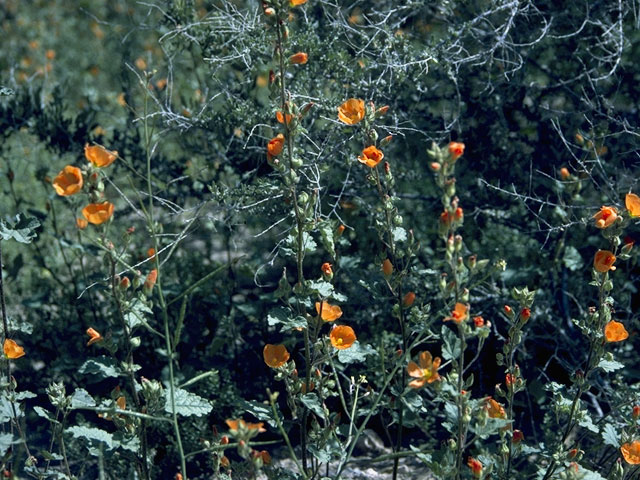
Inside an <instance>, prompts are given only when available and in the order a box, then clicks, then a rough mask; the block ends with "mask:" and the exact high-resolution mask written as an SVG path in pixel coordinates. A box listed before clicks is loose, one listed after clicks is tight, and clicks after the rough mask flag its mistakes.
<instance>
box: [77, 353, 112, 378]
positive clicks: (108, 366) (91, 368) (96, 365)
mask: <svg viewBox="0 0 640 480" xmlns="http://www.w3.org/2000/svg"><path fill="white" fill-rule="evenodd" d="M78 371H79V372H80V373H83V374H86V375H90V376H91V380H90V381H91V382H99V381H101V380H104V379H105V378H116V377H119V376H121V375H122V370H121V369H120V367H119V366H118V364H117V362H116V360H115V359H113V358H110V357H107V356H105V355H101V356H99V357H96V358H91V359H89V360H87V361H86V362H84V364H83V365H82V366H81V367H80V369H79V370H78Z"/></svg>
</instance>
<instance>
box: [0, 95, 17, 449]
mask: <svg viewBox="0 0 640 480" xmlns="http://www.w3.org/2000/svg"><path fill="white" fill-rule="evenodd" d="M15 94H16V92H14V91H13V90H11V89H10V88H9V87H5V86H2V87H0V97H10V96H11V95H15ZM2 455H4V453H3V454H2Z"/></svg>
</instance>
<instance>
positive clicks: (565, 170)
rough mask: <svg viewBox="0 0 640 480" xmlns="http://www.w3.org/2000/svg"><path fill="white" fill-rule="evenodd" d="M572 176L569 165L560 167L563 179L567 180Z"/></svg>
mask: <svg viewBox="0 0 640 480" xmlns="http://www.w3.org/2000/svg"><path fill="white" fill-rule="evenodd" d="M570 176H571V173H569V169H568V168H567V167H562V168H561V169H560V178H562V180H567V179H568V178H569V177H570Z"/></svg>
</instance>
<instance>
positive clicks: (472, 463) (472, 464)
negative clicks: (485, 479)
mask: <svg viewBox="0 0 640 480" xmlns="http://www.w3.org/2000/svg"><path fill="white" fill-rule="evenodd" d="M467 466H468V467H469V468H470V469H471V473H473V476H474V477H477V478H480V476H481V475H482V463H480V461H479V460H476V459H475V458H472V457H469V458H468V459H467Z"/></svg>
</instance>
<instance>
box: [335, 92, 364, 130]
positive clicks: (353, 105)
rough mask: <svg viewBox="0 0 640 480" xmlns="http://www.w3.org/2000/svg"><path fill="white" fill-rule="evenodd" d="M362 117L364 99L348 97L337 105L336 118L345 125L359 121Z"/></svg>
mask: <svg viewBox="0 0 640 480" xmlns="http://www.w3.org/2000/svg"><path fill="white" fill-rule="evenodd" d="M363 118H364V100H360V99H358V98H350V99H349V100H347V101H346V102H344V103H343V104H342V105H340V106H339V107H338V120H340V121H341V122H342V123H346V124H347V125H355V124H356V123H360V122H361V121H362V119H363Z"/></svg>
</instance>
